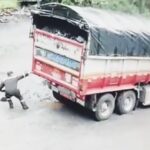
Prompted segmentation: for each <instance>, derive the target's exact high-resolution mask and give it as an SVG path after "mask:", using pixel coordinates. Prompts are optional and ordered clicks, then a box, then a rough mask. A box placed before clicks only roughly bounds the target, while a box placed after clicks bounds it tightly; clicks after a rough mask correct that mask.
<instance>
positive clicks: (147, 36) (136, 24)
mask: <svg viewBox="0 0 150 150" xmlns="http://www.w3.org/2000/svg"><path fill="white" fill-rule="evenodd" d="M41 12H43V14H45V15H47V16H49V17H51V16H52V17H60V18H61V19H64V20H67V21H71V20H72V21H74V23H75V24H76V25H77V24H78V26H79V27H80V28H82V29H83V30H86V31H87V32H89V35H90V38H89V41H88V42H90V50H89V54H90V55H100V56H135V57H137V56H145V57H150V21H149V20H148V19H145V18H142V17H135V16H131V15H127V14H123V13H114V12H112V11H105V10H101V9H96V8H91V7H78V6H66V5H62V4H57V3H49V4H45V5H42V6H41V9H40V13H41ZM71 23H73V22H71Z"/></svg>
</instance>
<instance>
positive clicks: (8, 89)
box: [0, 71, 29, 110]
mask: <svg viewBox="0 0 150 150" xmlns="http://www.w3.org/2000/svg"><path fill="white" fill-rule="evenodd" d="M28 75H29V74H28V73H25V74H24V75H20V76H13V72H12V71H10V72H7V76H8V78H7V79H6V80H4V81H2V82H1V83H0V91H2V92H5V97H3V98H1V101H7V102H8V103H9V108H10V109H13V108H14V105H13V102H12V100H11V98H12V97H13V96H14V97H16V98H17V99H19V101H20V104H21V106H22V108H23V109H24V110H26V109H28V108H29V107H28V106H27V104H26V103H25V101H24V100H23V97H22V95H21V93H20V90H19V89H18V88H17V84H18V81H19V80H21V79H23V78H24V77H27V76H28Z"/></svg>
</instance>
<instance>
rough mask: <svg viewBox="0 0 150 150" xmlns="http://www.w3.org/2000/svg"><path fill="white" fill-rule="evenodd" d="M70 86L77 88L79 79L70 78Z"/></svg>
mask: <svg viewBox="0 0 150 150" xmlns="http://www.w3.org/2000/svg"><path fill="white" fill-rule="evenodd" d="M72 85H73V86H75V87H78V85H79V79H78V78H76V77H72Z"/></svg>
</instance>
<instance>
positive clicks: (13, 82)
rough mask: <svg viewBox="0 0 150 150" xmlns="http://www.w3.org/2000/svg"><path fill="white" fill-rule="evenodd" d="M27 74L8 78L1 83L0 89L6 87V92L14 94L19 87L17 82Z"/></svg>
mask: <svg viewBox="0 0 150 150" xmlns="http://www.w3.org/2000/svg"><path fill="white" fill-rule="evenodd" d="M24 77H25V76H24V75H20V76H17V77H13V78H8V79H6V80H5V81H3V82H2V83H1V84H0V91H1V90H2V89H3V88H4V87H5V92H6V93H7V94H9V95H14V94H15V93H16V91H18V89H17V83H18V81H19V80H21V79H23V78H24Z"/></svg>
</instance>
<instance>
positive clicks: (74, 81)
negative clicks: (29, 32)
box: [32, 3, 150, 121]
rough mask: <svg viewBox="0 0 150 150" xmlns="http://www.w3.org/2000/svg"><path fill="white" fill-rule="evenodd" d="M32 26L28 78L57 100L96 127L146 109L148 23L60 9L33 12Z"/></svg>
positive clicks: (120, 15)
mask: <svg viewBox="0 0 150 150" xmlns="http://www.w3.org/2000/svg"><path fill="white" fill-rule="evenodd" d="M32 20H33V23H32V24H33V63H32V72H33V73H34V74H36V75H38V76H41V77H42V78H44V79H46V80H47V81H48V83H49V87H50V89H51V90H52V92H53V96H54V97H55V98H56V99H57V100H59V101H61V102H64V101H72V102H73V103H78V104H80V105H82V106H83V107H85V108H86V109H89V110H90V111H91V112H92V113H93V115H94V118H95V120H97V121H102V120H106V119H108V118H110V117H111V115H112V114H113V112H114V111H116V112H117V113H118V114H120V115H121V114H127V113H130V112H131V111H133V110H135V109H136V108H137V107H138V106H139V104H140V105H143V106H147V105H150V28H149V27H150V21H148V20H147V19H145V18H142V17H135V16H130V15H127V14H123V13H114V12H111V11H105V10H101V9H97V8H91V7H79V6H67V5H63V4H59V3H47V4H43V5H41V6H40V7H39V8H35V9H33V10H32Z"/></svg>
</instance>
